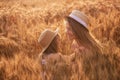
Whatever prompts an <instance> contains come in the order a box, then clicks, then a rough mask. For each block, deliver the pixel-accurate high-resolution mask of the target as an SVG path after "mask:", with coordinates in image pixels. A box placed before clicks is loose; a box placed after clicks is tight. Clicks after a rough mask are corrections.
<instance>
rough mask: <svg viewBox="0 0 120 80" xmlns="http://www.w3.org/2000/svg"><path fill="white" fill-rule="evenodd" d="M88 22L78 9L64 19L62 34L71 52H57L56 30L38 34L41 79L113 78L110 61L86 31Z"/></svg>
mask: <svg viewBox="0 0 120 80" xmlns="http://www.w3.org/2000/svg"><path fill="white" fill-rule="evenodd" d="M88 24H89V19H88V17H87V16H86V15H85V14H84V13H82V12H80V11H78V10H73V11H72V12H71V13H70V15H68V16H67V17H66V18H65V27H66V30H65V32H66V35H67V36H69V40H71V41H73V44H71V45H74V47H72V50H74V53H73V54H71V55H68V56H65V55H62V53H60V52H59V48H60V38H61V37H60V35H59V32H58V31H59V29H56V30H55V31H51V30H49V29H46V30H44V31H43V32H42V33H41V35H40V37H39V39H38V42H39V44H40V46H41V48H42V51H41V53H40V54H39V63H40V65H41V74H40V75H41V77H42V80H83V79H84V80H116V79H114V75H112V74H113V73H114V72H113V71H112V70H113V69H111V68H110V66H111V64H110V62H109V60H108V59H107V58H106V57H105V56H104V54H103V53H104V52H103V50H102V47H101V45H100V43H98V42H97V41H96V39H95V38H94V37H93V36H92V34H91V33H90V31H89V29H88ZM75 65H77V66H75ZM73 73H74V74H73ZM103 78H104V79H103Z"/></svg>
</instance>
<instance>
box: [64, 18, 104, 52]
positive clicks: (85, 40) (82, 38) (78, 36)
mask: <svg viewBox="0 0 120 80" xmlns="http://www.w3.org/2000/svg"><path fill="white" fill-rule="evenodd" d="M66 20H67V22H68V24H69V26H70V27H71V29H72V32H73V34H74V36H75V40H76V41H77V43H78V45H79V46H80V45H82V46H84V47H86V48H87V49H89V50H91V51H92V52H94V51H95V52H98V53H102V50H101V49H102V48H101V46H100V45H99V44H98V42H97V41H96V40H95V38H93V37H92V35H91V34H90V32H89V31H88V29H87V28H85V27H84V26H83V25H82V24H80V23H79V22H77V21H75V20H74V19H72V18H71V17H67V18H66Z"/></svg>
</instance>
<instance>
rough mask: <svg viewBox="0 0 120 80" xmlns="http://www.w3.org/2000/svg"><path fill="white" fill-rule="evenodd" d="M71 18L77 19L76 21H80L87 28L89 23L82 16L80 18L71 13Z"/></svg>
mask: <svg viewBox="0 0 120 80" xmlns="http://www.w3.org/2000/svg"><path fill="white" fill-rule="evenodd" d="M69 16H70V17H71V18H73V19H75V20H76V21H78V22H79V23H81V24H82V25H83V26H85V27H86V28H87V24H86V23H85V22H84V21H83V20H82V19H80V18H78V17H77V16H75V15H74V14H70V15H69Z"/></svg>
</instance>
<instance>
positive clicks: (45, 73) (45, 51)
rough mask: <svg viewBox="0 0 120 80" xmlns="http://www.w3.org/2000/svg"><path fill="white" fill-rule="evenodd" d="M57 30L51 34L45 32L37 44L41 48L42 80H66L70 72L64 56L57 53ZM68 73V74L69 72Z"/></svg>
mask: <svg viewBox="0 0 120 80" xmlns="http://www.w3.org/2000/svg"><path fill="white" fill-rule="evenodd" d="M59 38H60V37H59V35H58V29H57V30H56V31H55V32H53V31H51V30H48V29H47V30H45V31H43V32H42V34H41V35H40V37H39V40H38V42H39V43H40V46H41V48H42V51H41V53H40V55H39V58H40V63H41V71H42V79H43V80H67V79H69V78H68V76H69V75H68V74H66V73H68V72H69V71H70V70H69V68H68V67H67V66H68V65H67V63H66V61H65V59H64V56H63V55H62V54H61V53H59V44H60V43H59V42H60V39H59ZM69 73H70V72H69Z"/></svg>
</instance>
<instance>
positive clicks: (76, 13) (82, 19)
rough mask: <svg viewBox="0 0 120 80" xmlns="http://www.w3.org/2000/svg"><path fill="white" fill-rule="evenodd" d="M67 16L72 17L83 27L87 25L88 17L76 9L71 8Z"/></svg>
mask: <svg viewBox="0 0 120 80" xmlns="http://www.w3.org/2000/svg"><path fill="white" fill-rule="evenodd" d="M69 17H71V18H73V19H74V20H76V21H77V22H79V23H80V24H82V25H83V26H84V27H85V28H87V27H88V22H89V19H88V17H87V16H86V15H85V14H84V13H82V12H80V11H78V10H73V11H72V12H71V14H70V15H69ZM87 29H88V28H87Z"/></svg>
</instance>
